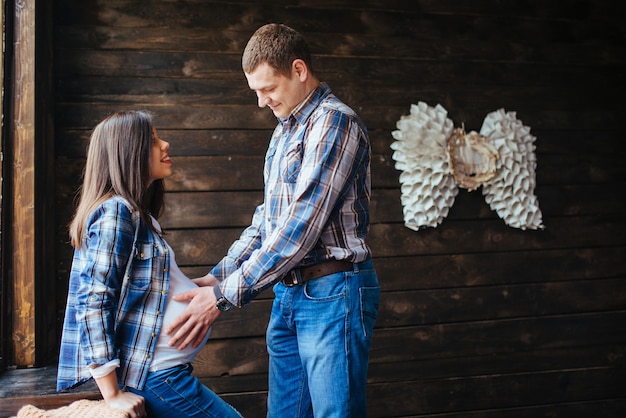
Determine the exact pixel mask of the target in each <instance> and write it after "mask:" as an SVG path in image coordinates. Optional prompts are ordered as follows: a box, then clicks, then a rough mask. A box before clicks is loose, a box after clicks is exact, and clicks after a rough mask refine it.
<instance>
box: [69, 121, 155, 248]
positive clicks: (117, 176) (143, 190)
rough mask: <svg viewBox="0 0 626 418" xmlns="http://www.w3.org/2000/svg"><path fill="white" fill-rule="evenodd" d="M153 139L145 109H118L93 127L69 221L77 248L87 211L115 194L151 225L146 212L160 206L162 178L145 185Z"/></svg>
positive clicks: (74, 244) (149, 212) (150, 211)
mask: <svg viewBox="0 0 626 418" xmlns="http://www.w3.org/2000/svg"><path fill="white" fill-rule="evenodd" d="M153 141H154V134H153V123H152V115H151V114H150V113H149V112H147V111H143V110H142V111H127V112H118V113H114V114H112V115H110V116H108V117H107V118H106V119H104V120H103V121H102V122H100V123H99V124H98V125H97V126H96V127H95V128H94V130H93V133H92V134H91V138H90V140H89V149H88V151H87V162H86V165H85V171H84V175H83V184H82V186H81V189H80V200H79V203H78V207H77V208H76V213H75V215H74V219H73V220H72V222H71V223H70V230H69V232H70V239H71V243H72V245H73V246H74V247H75V248H80V246H81V244H82V240H83V235H84V233H85V227H86V223H87V218H88V216H89V214H90V213H91V212H92V211H93V210H94V209H95V208H96V207H97V206H98V205H99V204H100V203H102V202H103V201H104V200H106V199H108V198H109V197H111V196H114V195H119V196H122V197H124V198H125V199H126V200H128V202H129V203H130V204H131V205H132V206H133V207H134V208H135V209H136V210H138V211H139V213H140V214H141V217H142V218H143V220H144V221H145V222H146V223H147V224H148V226H149V227H150V228H152V222H151V221H150V219H149V216H150V214H152V215H153V216H154V217H157V218H158V217H159V215H161V212H162V210H163V203H164V202H163V198H164V194H165V188H164V186H163V180H162V179H160V180H155V181H153V182H152V183H151V184H150V185H149V186H148V182H149V179H150V161H151V160H150V156H151V152H152V143H153Z"/></svg>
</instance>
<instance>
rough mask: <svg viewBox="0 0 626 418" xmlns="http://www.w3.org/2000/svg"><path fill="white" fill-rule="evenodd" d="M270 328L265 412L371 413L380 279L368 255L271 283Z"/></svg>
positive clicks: (293, 415) (276, 416) (295, 415)
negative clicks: (368, 388) (369, 385)
mask: <svg viewBox="0 0 626 418" xmlns="http://www.w3.org/2000/svg"><path fill="white" fill-rule="evenodd" d="M274 293H275V299H274V305H273V307H272V315H271V318H270V322H269V325H268V328H267V347H268V352H269V357H270V365H269V394H268V412H267V416H268V417H271V418H285V417H289V418H304V417H313V415H314V414H315V417H323V418H330V417H337V418H339V417H340V418H347V417H355V418H363V417H365V416H366V400H365V385H366V379H367V363H368V359H369V353H368V351H369V348H370V345H371V342H372V332H373V328H374V323H375V322H376V317H377V315H378V304H379V299H380V287H379V285H378V278H377V276H376V271H375V270H374V267H373V264H372V262H371V261H366V262H363V263H359V264H355V267H354V271H348V272H341V273H334V274H331V275H328V276H324V277H320V278H317V279H313V280H311V281H308V282H306V283H304V284H303V285H297V286H292V287H287V286H285V285H284V284H282V283H281V282H279V283H278V284H276V285H275V286H274Z"/></svg>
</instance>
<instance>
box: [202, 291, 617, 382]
mask: <svg viewBox="0 0 626 418" xmlns="http://www.w3.org/2000/svg"><path fill="white" fill-rule="evenodd" d="M265 303H266V302H265ZM625 320H626V312H625V311H614V312H600V313H584V314H569V315H554V316H544V317H538V318H510V319H501V320H489V321H468V322H457V323H449V324H436V325H417V326H407V327H398V328H378V329H376V330H375V332H374V339H373V343H372V348H371V351H370V364H372V365H374V364H377V363H381V364H387V363H399V364H401V363H403V362H413V361H430V360H434V359H449V358H472V357H481V356H493V355H504V354H507V353H518V352H519V353H521V352H527V353H528V352H530V351H540V350H566V349H568V348H570V347H582V346H592V345H593V346H607V347H608V346H620V347H623V346H624V344H625V343H626V340H625V339H624V335H625V333H624V331H626V328H625V325H624V324H626V322H625ZM216 327H217V325H216ZM485 358H486V357H485ZM617 359H623V357H617ZM267 361H268V358H267V351H266V347H265V337H264V336H263V335H259V336H249V337H243V338H228V339H219V338H217V337H215V338H211V339H209V341H208V342H207V345H206V346H205V347H204V348H203V349H202V351H201V353H200V354H199V356H198V357H197V359H196V363H197V368H198V370H201V371H202V372H201V375H202V376H205V377H209V376H224V375H232V376H235V375H241V374H257V373H264V372H266V371H267ZM619 361H622V362H623V360H619ZM570 364H571V363H570ZM574 366H575V365H573V364H572V367H574ZM373 367H374V366H373ZM564 367H565V366H564ZM199 373H200V372H199Z"/></svg>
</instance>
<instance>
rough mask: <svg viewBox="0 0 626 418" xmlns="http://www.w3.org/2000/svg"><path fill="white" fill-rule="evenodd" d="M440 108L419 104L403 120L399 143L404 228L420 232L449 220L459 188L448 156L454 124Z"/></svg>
mask: <svg viewBox="0 0 626 418" xmlns="http://www.w3.org/2000/svg"><path fill="white" fill-rule="evenodd" d="M447 115H448V112H447V111H446V110H445V109H444V108H443V107H441V106H439V105H437V107H430V106H428V105H426V103H423V102H419V103H418V104H417V105H414V104H413V105H411V113H410V114H409V115H408V116H402V117H401V118H400V120H399V121H398V123H397V127H398V130H396V131H393V132H392V133H391V134H392V135H393V137H394V138H395V139H396V141H395V142H394V143H392V144H391V148H392V149H393V150H394V153H393V159H394V160H395V161H396V165H395V167H396V168H397V169H398V170H401V171H402V173H401V174H400V183H401V192H402V194H401V202H402V207H403V211H404V224H405V225H406V227H407V228H410V229H413V230H415V231H417V230H418V229H419V228H420V227H422V226H433V227H434V226H437V225H438V224H440V223H441V222H442V221H443V219H444V218H445V217H446V216H448V211H449V210H450V207H452V204H453V203H454V198H455V197H456V195H457V193H458V188H457V186H456V182H455V181H454V177H453V176H452V172H451V170H450V164H449V161H448V157H447V155H446V147H447V140H448V138H449V137H450V135H451V134H452V131H453V129H454V124H453V123H452V120H450V119H448V117H447Z"/></svg>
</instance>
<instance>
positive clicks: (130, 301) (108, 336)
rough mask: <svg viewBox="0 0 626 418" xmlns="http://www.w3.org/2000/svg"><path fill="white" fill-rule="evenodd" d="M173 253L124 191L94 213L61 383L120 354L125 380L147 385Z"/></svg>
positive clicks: (69, 320) (74, 281)
mask: <svg viewBox="0 0 626 418" xmlns="http://www.w3.org/2000/svg"><path fill="white" fill-rule="evenodd" d="M169 265H170V254H169V251H168V249H167V245H166V243H165V241H164V240H163V238H161V237H160V236H159V235H158V234H155V233H153V232H152V231H151V230H150V229H149V228H148V226H147V225H146V223H145V222H143V221H140V218H139V216H138V212H136V211H133V210H132V208H131V206H130V204H129V203H128V202H127V201H126V200H125V199H123V198H121V197H119V196H116V197H112V198H110V199H108V200H106V201H105V202H103V203H102V204H101V205H100V206H98V207H97V208H96V209H95V210H94V211H93V212H92V213H91V214H90V216H89V218H88V220H87V226H86V231H85V239H84V241H83V244H82V246H81V247H80V248H79V249H77V250H75V251H74V258H73V261H72V270H71V272H70V283H69V292H68V299H67V307H66V311H65V321H64V324H63V336H62V338H61V350H60V355H59V369H58V375H57V390H63V389H67V388H70V387H73V386H75V385H77V384H79V383H82V382H84V381H86V380H88V379H89V378H91V373H90V371H89V369H90V368H93V367H98V366H101V365H103V364H105V363H108V362H109V361H111V360H114V359H119V360H120V367H119V368H118V369H117V373H118V382H120V383H121V384H122V385H127V386H131V387H134V388H137V389H142V388H143V385H144V383H145V379H146V376H147V374H148V369H149V367H150V362H151V360H152V355H153V353H154V349H155V346H156V342H157V340H158V336H159V333H160V331H161V326H162V322H163V311H164V310H165V302H166V298H167V291H168V286H169Z"/></svg>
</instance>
